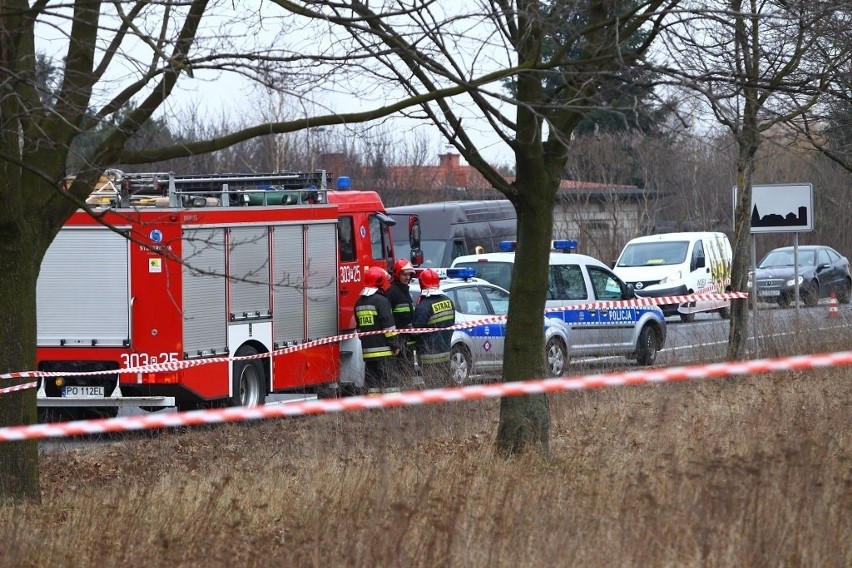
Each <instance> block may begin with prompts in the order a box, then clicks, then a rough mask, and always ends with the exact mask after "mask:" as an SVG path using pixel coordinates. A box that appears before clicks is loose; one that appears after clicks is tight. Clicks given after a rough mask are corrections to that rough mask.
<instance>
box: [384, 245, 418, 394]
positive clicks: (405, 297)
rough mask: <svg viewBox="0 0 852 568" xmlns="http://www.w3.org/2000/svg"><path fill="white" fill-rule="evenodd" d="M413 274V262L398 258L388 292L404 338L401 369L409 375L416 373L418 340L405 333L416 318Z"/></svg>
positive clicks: (397, 323) (394, 316)
mask: <svg viewBox="0 0 852 568" xmlns="http://www.w3.org/2000/svg"><path fill="white" fill-rule="evenodd" d="M412 276H414V267H413V266H412V265H411V263H410V262H409V261H407V260H406V259H404V258H401V259H399V260H397V261H396V262H395V263H394V265H393V282H392V283H391V287H390V290H388V292H387V297H388V300H390V304H391V309H392V310H393V320H394V322H395V323H396V329H397V331H399V332H400V337H401V340H402V341H401V343H402V354H401V355H402V356H401V357H400V362H401V363H402V365H403V366H404V368H403V369H401V372H402V374H403V375H406V376H407V377H413V375H414V344H415V341H416V338H415V337H414V336H412V335H410V334H406V333H405V330H406V329H408V328H410V327H411V322H412V321H413V320H414V302H413V301H412V300H411V292H409V291H408V285H409V284H410V283H411V277H412Z"/></svg>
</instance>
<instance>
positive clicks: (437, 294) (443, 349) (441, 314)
mask: <svg viewBox="0 0 852 568" xmlns="http://www.w3.org/2000/svg"><path fill="white" fill-rule="evenodd" d="M413 323H414V327H415V328H422V327H427V328H436V329H439V330H440V331H434V332H431V333H422V334H420V335H419V336H418V338H417V355H418V359H419V361H420V366H421V369H422V370H423V378H424V380H428V381H429V382H430V383H433V384H436V383H437V384H439V385H440V384H447V383H449V381H450V378H451V374H452V367H451V365H450V345H451V343H452V339H453V330H451V329H442V328H449V327H451V326H453V325H455V323H456V309H455V306H454V305H453V301H452V300H451V299H450V298H449V297H448V296H446V295H445V294H444V293H443V292H442V291H441V279H440V277H439V276H438V273H437V272H435V271H434V270H432V269H431V268H427V269H426V270H424V271H423V272H421V273H420V299H419V300H418V302H417V307H416V308H414V322H413Z"/></svg>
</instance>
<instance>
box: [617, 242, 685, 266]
mask: <svg viewBox="0 0 852 568" xmlns="http://www.w3.org/2000/svg"><path fill="white" fill-rule="evenodd" d="M687 249H689V242H687V241H666V242H653V243H633V244H629V245H627V246H626V247H625V248H624V252H623V253H622V254H621V258H620V259H618V264H617V266H625V267H627V266H663V265H666V264H681V263H682V262H683V261H684V260H686V252H687Z"/></svg>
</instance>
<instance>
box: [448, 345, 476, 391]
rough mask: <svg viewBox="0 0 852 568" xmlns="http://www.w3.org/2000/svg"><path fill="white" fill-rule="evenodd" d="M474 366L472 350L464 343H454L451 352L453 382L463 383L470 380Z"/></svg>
mask: <svg viewBox="0 0 852 568" xmlns="http://www.w3.org/2000/svg"><path fill="white" fill-rule="evenodd" d="M472 367H473V362H472V361H471V356H470V351H468V350H467V347H465V346H464V345H453V349H452V352H451V353H450V368H451V370H452V380H453V384H456V385H463V384H465V383H467V382H468V380H470V373H471V369H472Z"/></svg>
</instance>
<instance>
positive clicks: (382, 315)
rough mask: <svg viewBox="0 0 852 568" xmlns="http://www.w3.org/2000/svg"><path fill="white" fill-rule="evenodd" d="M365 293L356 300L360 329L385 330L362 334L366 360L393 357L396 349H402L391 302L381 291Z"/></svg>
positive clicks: (360, 330)
mask: <svg viewBox="0 0 852 568" xmlns="http://www.w3.org/2000/svg"><path fill="white" fill-rule="evenodd" d="M365 290H366V289H365ZM364 294H365V292H362V294H361V297H360V298H358V301H357V302H355V322H356V325H357V326H358V331H359V332H365V331H383V332H384V333H377V334H372V335H364V336H361V338H360V339H361V351H362V353H363V355H364V360H365V361H366V360H370V359H377V358H379V357H392V356H393V354H394V351H396V350H397V349H400V348H401V345H400V339H399V332H398V331H397V330H396V325H395V324H394V321H393V312H392V310H391V305H390V302H389V301H388V299H387V298H386V297H385V296H384V294H382V293H381V292H373V293H369V295H364Z"/></svg>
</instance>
